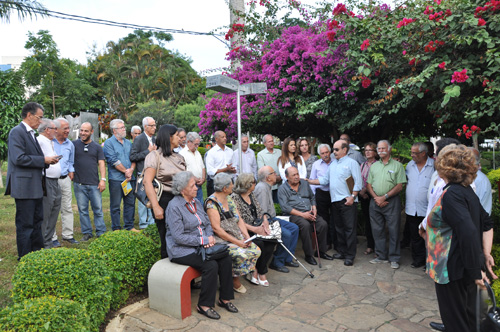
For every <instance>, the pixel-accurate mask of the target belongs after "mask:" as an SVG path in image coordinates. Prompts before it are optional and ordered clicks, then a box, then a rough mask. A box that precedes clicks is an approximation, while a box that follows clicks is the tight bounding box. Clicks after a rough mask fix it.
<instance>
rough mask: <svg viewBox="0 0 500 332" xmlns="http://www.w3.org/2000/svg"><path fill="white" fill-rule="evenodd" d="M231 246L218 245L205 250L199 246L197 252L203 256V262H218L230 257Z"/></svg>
mask: <svg viewBox="0 0 500 332" xmlns="http://www.w3.org/2000/svg"><path fill="white" fill-rule="evenodd" d="M228 249H229V246H228V245H227V244H223V243H216V244H214V245H213V246H211V247H208V248H205V247H204V246H199V247H198V249H197V250H196V253H197V254H198V255H201V259H202V260H203V261H216V260H218V259H221V258H224V257H227V256H228V255H229V250H228Z"/></svg>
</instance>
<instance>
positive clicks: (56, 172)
mask: <svg viewBox="0 0 500 332" xmlns="http://www.w3.org/2000/svg"><path fill="white" fill-rule="evenodd" d="M56 129H57V128H56V125H55V124H54V122H53V121H52V120H49V119H42V121H41V123H40V126H38V132H39V133H40V136H38V137H37V140H38V144H40V147H41V148H42V151H43V155H44V156H46V157H52V156H57V153H56V151H55V150H54V142H53V141H52V140H53V139H54V138H55V137H56ZM60 176H61V165H60V164H59V163H57V164H52V165H50V167H49V168H47V169H46V170H45V186H46V191H47V195H46V196H43V222H42V235H43V245H44V247H45V249H50V248H53V247H54V244H53V242H52V234H54V232H55V230H56V224H57V218H58V216H59V211H60V210H61V188H60V187H59V177H60Z"/></svg>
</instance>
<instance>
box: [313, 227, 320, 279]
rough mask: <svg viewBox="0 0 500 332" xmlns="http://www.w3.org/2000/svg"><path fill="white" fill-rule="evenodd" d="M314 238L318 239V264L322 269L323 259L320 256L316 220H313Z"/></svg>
mask: <svg viewBox="0 0 500 332" xmlns="http://www.w3.org/2000/svg"><path fill="white" fill-rule="evenodd" d="M312 223H313V229H314V237H315V238H316V250H317V251H318V264H319V268H320V269H321V257H320V254H319V244H318V232H316V220H313V222H312Z"/></svg>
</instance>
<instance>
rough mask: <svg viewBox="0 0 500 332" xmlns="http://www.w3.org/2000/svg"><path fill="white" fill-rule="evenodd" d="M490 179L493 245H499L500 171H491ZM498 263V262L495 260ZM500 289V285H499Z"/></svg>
mask: <svg viewBox="0 0 500 332" xmlns="http://www.w3.org/2000/svg"><path fill="white" fill-rule="evenodd" d="M487 176H488V179H489V180H490V183H491V190H493V197H492V198H493V199H492V203H493V204H492V206H491V218H492V219H493V222H494V225H493V231H494V232H495V233H494V239H493V243H499V242H500V203H499V202H498V200H499V197H498V181H500V169H497V170H494V171H490V172H489V173H488V174H487ZM498 258H499V259H500V257H498ZM495 262H496V260H495ZM499 287H500V285H499Z"/></svg>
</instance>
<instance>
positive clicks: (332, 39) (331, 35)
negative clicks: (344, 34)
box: [326, 31, 337, 43]
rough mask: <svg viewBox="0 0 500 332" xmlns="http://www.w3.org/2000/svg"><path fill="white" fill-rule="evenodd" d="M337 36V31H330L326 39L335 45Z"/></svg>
mask: <svg viewBox="0 0 500 332" xmlns="http://www.w3.org/2000/svg"><path fill="white" fill-rule="evenodd" d="M336 34H337V33H336V32H335V31H328V32H327V33H326V37H327V38H328V40H329V41H330V42H332V43H333V42H334V41H335V35H336Z"/></svg>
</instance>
